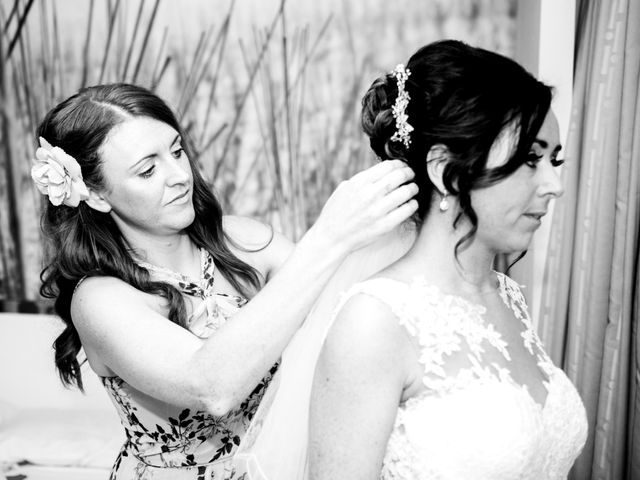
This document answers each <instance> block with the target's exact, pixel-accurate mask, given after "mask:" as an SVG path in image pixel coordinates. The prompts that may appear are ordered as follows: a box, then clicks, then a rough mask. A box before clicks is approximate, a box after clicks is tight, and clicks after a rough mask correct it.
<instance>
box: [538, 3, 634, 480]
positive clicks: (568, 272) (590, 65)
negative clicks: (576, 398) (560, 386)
mask: <svg viewBox="0 0 640 480" xmlns="http://www.w3.org/2000/svg"><path fill="white" fill-rule="evenodd" d="M577 12H578V15H577V24H576V63H575V65H576V67H575V76H574V94H573V104H572V113H571V121H570V126H569V136H568V142H567V143H568V144H567V146H566V154H565V156H566V158H567V164H566V167H565V169H564V171H563V176H564V181H565V196H564V198H561V199H559V200H558V201H557V202H556V206H555V213H554V218H553V226H552V230H551V238H550V243H549V252H548V256H547V263H546V268H545V278H544V287H543V292H542V302H541V310H540V317H539V320H540V321H539V331H540V334H541V337H542V339H543V342H544V343H545V344H546V346H547V349H548V351H549V353H550V354H551V356H552V357H553V359H554V361H555V362H556V363H557V364H560V365H562V366H563V367H564V369H565V371H566V372H567V374H568V375H569V377H570V378H571V379H572V380H573V381H574V382H575V384H576V386H577V388H578V390H579V392H580V394H581V396H582V399H583V401H584V403H585V406H586V409H587V416H588V420H589V438H588V441H587V444H586V446H585V448H584V451H583V453H582V455H581V456H580V457H579V458H578V460H577V462H576V465H575V467H574V469H573V472H572V477H571V478H573V479H576V480H590V479H610V480H622V479H633V480H636V479H638V480H640V415H639V413H640V389H639V388H638V386H639V383H640V370H639V366H640V353H639V352H640V349H639V348H638V347H639V346H640V345H639V342H640V338H639V336H638V335H639V334H640V332H639V329H638V313H639V309H640V306H639V303H640V298H639V292H638V280H639V264H638V251H639V230H640V218H639V217H640V186H639V184H640V113H639V110H640V109H639V107H640V104H639V94H640V87H639V85H640V0H588V1H586V0H585V1H581V2H578V8H577Z"/></svg>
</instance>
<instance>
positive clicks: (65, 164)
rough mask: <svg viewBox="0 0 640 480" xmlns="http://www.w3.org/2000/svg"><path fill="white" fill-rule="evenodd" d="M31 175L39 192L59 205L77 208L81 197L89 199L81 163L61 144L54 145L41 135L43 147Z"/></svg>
mask: <svg viewBox="0 0 640 480" xmlns="http://www.w3.org/2000/svg"><path fill="white" fill-rule="evenodd" d="M31 178H33V181H34V182H35V184H36V187H37V188H38V190H39V191H40V193H42V194H44V195H47V196H48V197H49V201H50V202H51V203H52V204H54V205H56V206H58V205H60V204H64V205H67V206H69V207H77V206H78V204H79V203H80V201H81V200H87V199H88V198H89V191H88V190H87V186H86V185H85V183H84V181H83V180H82V171H81V170H80V165H79V164H78V162H77V161H76V159H75V158H73V157H72V156H71V155H67V154H66V153H65V151H64V150H62V149H61V148H60V147H53V146H51V144H50V143H49V142H47V141H46V140H45V139H44V138H42V137H40V147H39V148H38V149H37V150H36V158H35V159H34V165H33V167H32V168H31Z"/></svg>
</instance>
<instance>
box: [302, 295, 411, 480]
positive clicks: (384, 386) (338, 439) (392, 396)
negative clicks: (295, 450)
mask: <svg viewBox="0 0 640 480" xmlns="http://www.w3.org/2000/svg"><path fill="white" fill-rule="evenodd" d="M411 348H412V347H411V345H410V343H409V340H408V337H407V335H406V333H405V332H404V331H403V329H402V327H401V326H400V325H399V324H398V321H397V319H396V318H395V316H394V315H393V313H391V311H390V310H389V308H388V307H387V306H386V305H384V304H383V303H381V302H380V301H378V300H376V299H373V298H372V297H369V296H366V295H362V294H361V295H356V296H354V297H353V298H351V299H350V300H349V301H348V302H347V304H346V305H345V306H344V308H343V309H342V310H341V311H340V313H339V315H338V317H337V318H336V321H335V323H334V325H333V327H332V329H331V331H330V332H329V335H328V337H327V339H326V342H325V344H324V346H323V350H322V352H321V355H320V358H319V360H318V364H317V367H316V373H315V378H314V382H313V390H312V395H311V410H310V420H309V425H310V431H309V462H310V463H309V467H310V470H309V471H310V478H311V480H338V479H345V478H348V479H350V480H374V479H375V480H377V479H379V478H380V468H381V465H382V460H383V458H384V454H385V451H386V446H387V441H388V439H389V435H390V433H391V429H392V428H393V424H394V420H395V417H396V412H397V409H398V404H399V403H400V398H401V396H402V392H403V390H404V388H405V385H406V384H407V378H408V373H407V372H408V371H409V368H410V358H411V357H410V352H411Z"/></svg>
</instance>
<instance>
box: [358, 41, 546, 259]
mask: <svg viewBox="0 0 640 480" xmlns="http://www.w3.org/2000/svg"><path fill="white" fill-rule="evenodd" d="M406 69H407V70H409V72H410V75H409V77H408V78H407V79H406V82H405V84H404V91H406V92H407V93H408V95H409V98H410V100H409V102H408V104H407V106H406V114H407V123H408V124H409V125H411V126H412V127H413V131H411V132H410V134H409V135H410V142H407V143H408V145H407V144H406V143H405V142H402V141H400V140H397V139H392V137H393V136H394V134H395V133H396V119H395V117H394V115H393V112H392V107H393V106H394V103H395V102H396V98H397V96H398V81H397V78H396V76H394V74H393V72H392V73H389V74H387V75H385V76H383V77H380V78H378V79H377V80H376V81H375V82H373V84H372V85H371V87H370V88H369V90H368V91H367V93H366V94H365V96H364V98H363V99H362V126H363V129H364V131H365V133H366V134H367V135H368V136H369V139H370V144H371V148H372V149H373V151H374V152H375V153H376V154H377V155H378V157H380V159H382V160H387V159H393V158H399V159H403V160H405V161H406V162H407V163H408V164H409V166H410V167H411V168H412V169H413V171H414V172H415V175H416V176H415V180H414V181H415V182H416V184H417V185H418V186H419V188H420V192H419V193H418V195H417V196H416V199H417V201H418V204H419V207H418V212H417V217H418V218H417V220H418V221H419V222H421V221H422V220H424V218H425V216H426V215H427V214H428V212H429V210H430V208H431V205H432V203H433V202H434V201H435V199H436V198H437V197H438V195H437V194H438V192H437V190H436V189H435V188H434V186H433V184H432V183H431V181H430V180H429V176H428V175H427V163H426V158H427V153H428V152H429V150H430V148H431V147H432V146H434V145H436V144H443V145H445V146H446V147H447V148H448V150H449V154H450V155H449V159H448V162H447V164H446V166H445V168H444V171H443V182H444V185H445V187H446V189H447V191H448V192H449V193H450V194H452V195H457V199H458V202H459V204H460V208H461V212H460V214H459V215H458V216H457V217H456V219H455V221H454V227H456V226H457V225H458V222H459V221H460V219H461V218H462V216H463V215H465V216H466V217H467V218H468V219H469V220H470V222H471V224H472V228H471V230H470V231H469V232H468V233H467V234H466V235H465V236H464V237H463V238H462V239H461V240H460V242H458V244H457V245H456V251H458V249H459V248H460V247H461V246H462V245H463V244H464V243H465V242H467V241H470V240H471V239H472V238H473V236H474V235H475V232H476V230H477V216H476V214H475V212H474V210H473V207H472V205H471V200H470V195H469V193H470V191H471V190H473V189H478V188H483V187H487V186H490V185H492V184H494V183H496V182H498V181H500V180H501V179H503V178H505V177H507V176H509V175H510V174H511V173H513V172H514V171H515V170H516V169H518V167H520V165H522V164H523V163H524V162H525V161H526V159H527V154H528V152H529V150H530V148H531V145H532V143H533V141H534V140H535V137H536V135H537V133H538V131H539V130H540V127H541V126H542V123H543V122H544V118H545V116H546V115H547V112H548V111H549V107H550V104H551V94H552V91H551V88H550V87H549V86H547V85H545V84H543V83H542V82H540V81H538V80H537V79H535V78H534V77H533V76H532V75H531V74H530V73H528V72H527V71H526V70H525V69H524V68H522V67H521V66H520V65H519V64H518V63H516V62H514V61H513V60H511V59H509V58H507V57H505V56H502V55H499V54H497V53H494V52H490V51H487V50H484V49H481V48H474V47H471V46H469V45H467V44H465V43H463V42H460V41H455V40H442V41H438V42H434V43H431V44H429V45H426V46H424V47H422V48H421V49H420V50H418V51H417V52H416V53H415V54H414V55H413V56H412V57H411V59H410V60H409V63H408V64H407V65H406ZM507 126H515V127H517V129H516V130H515V131H516V134H517V135H518V137H517V142H516V145H515V149H514V151H513V152H512V155H511V158H509V159H508V161H507V162H506V163H505V164H504V165H501V166H498V167H495V168H487V158H488V155H489V150H490V149H491V146H492V145H493V143H494V141H495V140H496V138H497V137H498V135H499V134H500V133H501V132H502V131H503V129H504V128H505V127H507Z"/></svg>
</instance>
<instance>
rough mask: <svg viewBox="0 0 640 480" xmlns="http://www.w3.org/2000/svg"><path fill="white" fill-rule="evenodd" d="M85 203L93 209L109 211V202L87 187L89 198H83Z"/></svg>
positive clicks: (103, 211)
mask: <svg viewBox="0 0 640 480" xmlns="http://www.w3.org/2000/svg"><path fill="white" fill-rule="evenodd" d="M85 202H86V204H87V205H89V206H90V207H91V208H93V209H94V210H97V211H99V212H102V213H109V212H110V211H111V204H110V203H109V202H108V201H107V200H106V199H105V198H104V197H103V196H102V195H101V194H99V193H97V192H96V191H95V190H93V189H91V188H90V189H89V198H88V199H86V200H85Z"/></svg>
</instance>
